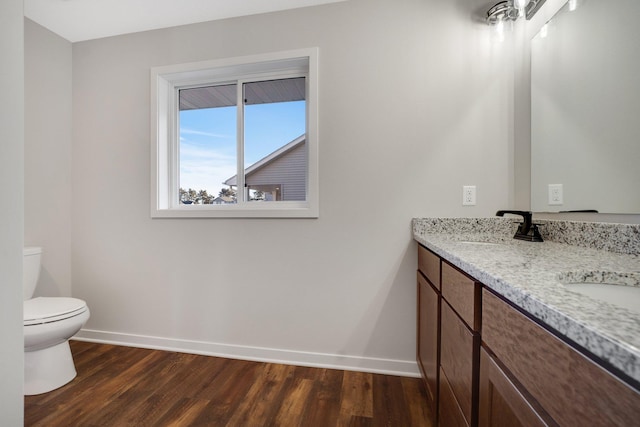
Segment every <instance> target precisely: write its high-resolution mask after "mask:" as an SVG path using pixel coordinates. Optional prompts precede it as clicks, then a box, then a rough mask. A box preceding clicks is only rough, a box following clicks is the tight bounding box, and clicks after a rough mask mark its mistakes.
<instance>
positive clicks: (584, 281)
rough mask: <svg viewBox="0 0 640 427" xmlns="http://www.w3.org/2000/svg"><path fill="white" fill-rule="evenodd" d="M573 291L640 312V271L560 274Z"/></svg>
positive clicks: (561, 280)
mask: <svg viewBox="0 0 640 427" xmlns="http://www.w3.org/2000/svg"><path fill="white" fill-rule="evenodd" d="M558 280H560V282H561V283H562V284H563V285H564V286H565V288H567V290H569V291H571V292H576V293H579V294H582V295H586V296H588V297H590V298H593V299H596V300H599V301H604V302H608V303H610V304H613V305H616V306H618V307H622V308H626V309H628V310H631V311H633V312H635V313H638V314H640V272H626V273H619V272H612V271H577V272H567V273H561V274H559V275H558Z"/></svg>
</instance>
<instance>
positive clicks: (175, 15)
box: [24, 0, 345, 42]
mask: <svg viewBox="0 0 640 427" xmlns="http://www.w3.org/2000/svg"><path fill="white" fill-rule="evenodd" d="M340 1H345V0H24V14H25V16H26V17H27V18H29V19H31V20H32V21H35V22H37V23H38V24H40V25H42V26H43V27H45V28H48V29H49V30H51V31H53V32H54V33H56V34H58V35H59V36H61V37H63V38H65V39H67V40H69V41H70V42H79V41H84V40H92V39H97V38H102V37H110V36H115V35H119V34H127V33H135V32H139V31H147V30H154V29H158V28H166V27H174V26H177V25H185V24H193V23H196V22H205V21H214V20H217V19H224V18H232V17H236V16H245V15H254V14H258V13H267V12H275V11H278V10H286V9H296V8H300V7H307V6H316V5H320V4H326V3H336V2H340Z"/></svg>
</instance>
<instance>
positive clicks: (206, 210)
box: [151, 202, 318, 218]
mask: <svg viewBox="0 0 640 427" xmlns="http://www.w3.org/2000/svg"><path fill="white" fill-rule="evenodd" d="M151 217H152V218H318V208H317V207H312V206H309V204H308V203H295V202H294V203H288V202H255V204H254V203H251V204H247V205H245V206H238V205H187V206H184V207H183V206H180V207H175V208H167V209H153V210H152V211H151Z"/></svg>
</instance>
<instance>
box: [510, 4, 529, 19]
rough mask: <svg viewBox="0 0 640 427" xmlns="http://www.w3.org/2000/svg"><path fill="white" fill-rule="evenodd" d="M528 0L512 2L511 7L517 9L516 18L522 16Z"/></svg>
mask: <svg viewBox="0 0 640 427" xmlns="http://www.w3.org/2000/svg"><path fill="white" fill-rule="evenodd" d="M527 3H529V0H513V6H514V7H515V8H516V9H518V16H523V15H524V9H525V8H526V7H527Z"/></svg>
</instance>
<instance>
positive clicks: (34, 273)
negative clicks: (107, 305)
mask: <svg viewBox="0 0 640 427" xmlns="http://www.w3.org/2000/svg"><path fill="white" fill-rule="evenodd" d="M41 257H42V248H39V247H28V248H24V264H23V280H22V286H23V299H24V303H23V304H24V394H25V395H34V394H41V393H46V392H49V391H51V390H55V389H56V388H59V387H62V386H63V385H65V384H67V383H68V382H69V381H71V380H72V379H74V378H75V376H76V368H75V366H74V364H73V356H72V355H71V349H70V348H69V338H71V337H72V336H73V335H75V334H76V333H77V332H78V331H79V330H80V328H82V326H83V325H84V324H85V322H86V321H87V320H88V319H89V307H87V304H86V303H85V302H84V301H82V300H80V299H77V298H64V297H37V298H32V296H33V293H34V291H35V289H36V284H37V283H38V277H39V276H40V260H41Z"/></svg>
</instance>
